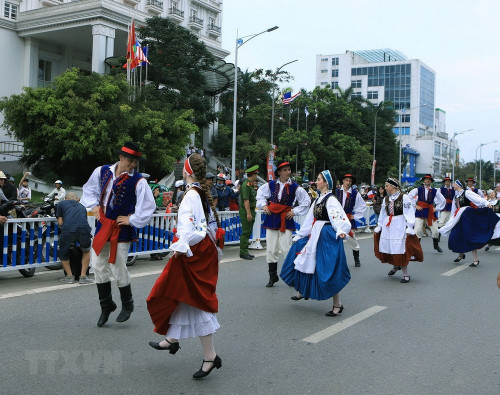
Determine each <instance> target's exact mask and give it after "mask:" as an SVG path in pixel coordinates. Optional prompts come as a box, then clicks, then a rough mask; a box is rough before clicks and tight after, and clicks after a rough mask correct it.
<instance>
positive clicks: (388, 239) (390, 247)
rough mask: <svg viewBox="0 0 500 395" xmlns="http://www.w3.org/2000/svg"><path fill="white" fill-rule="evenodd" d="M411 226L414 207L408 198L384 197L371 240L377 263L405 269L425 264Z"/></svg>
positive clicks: (413, 221) (394, 195)
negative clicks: (412, 264) (415, 263)
mask: <svg viewBox="0 0 500 395" xmlns="http://www.w3.org/2000/svg"><path fill="white" fill-rule="evenodd" d="M414 226H415V207H414V206H413V204H412V202H411V200H410V198H408V196H407V195H404V194H403V193H401V192H400V191H398V192H396V193H394V194H392V195H390V196H386V197H385V198H384V200H383V201H382V207H381V209H380V215H379V217H378V226H377V228H375V234H374V236H373V238H374V250H375V256H376V257H377V258H378V259H379V260H380V262H382V263H389V264H391V265H394V266H408V264H409V262H410V261H418V262H422V261H423V260H424V254H423V252H422V248H421V246H420V242H419V240H418V238H417V236H416V235H415V231H414V230H413V227H414Z"/></svg>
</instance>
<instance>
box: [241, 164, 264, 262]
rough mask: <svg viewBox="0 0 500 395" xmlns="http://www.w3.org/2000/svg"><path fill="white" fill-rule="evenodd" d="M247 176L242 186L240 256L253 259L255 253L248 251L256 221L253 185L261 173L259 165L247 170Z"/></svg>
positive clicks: (255, 200)
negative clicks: (251, 253)
mask: <svg viewBox="0 0 500 395" xmlns="http://www.w3.org/2000/svg"><path fill="white" fill-rule="evenodd" d="M246 174H247V178H245V179H244V180H243V181H242V182H241V187H240V220H241V227H242V232H241V236H240V258H242V259H248V260H251V259H252V258H253V255H250V254H249V253H248V240H249V239H250V235H251V234H252V227H253V223H254V222H255V205H256V202H257V199H256V192H255V189H254V187H253V184H254V182H255V181H257V175H258V174H259V166H258V165H255V166H252V167H250V168H248V169H247V170H246Z"/></svg>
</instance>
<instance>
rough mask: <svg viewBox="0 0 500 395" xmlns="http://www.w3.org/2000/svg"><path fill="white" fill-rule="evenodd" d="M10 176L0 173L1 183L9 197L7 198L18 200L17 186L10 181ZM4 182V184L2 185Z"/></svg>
mask: <svg viewBox="0 0 500 395" xmlns="http://www.w3.org/2000/svg"><path fill="white" fill-rule="evenodd" d="M9 177H10V176H8V175H7V174H3V173H2V174H0V179H1V180H2V181H0V185H1V186H2V191H3V193H4V195H5V197H6V198H7V200H16V199H17V188H16V187H15V186H14V184H12V183H11V182H10V181H9ZM2 183H3V185H2Z"/></svg>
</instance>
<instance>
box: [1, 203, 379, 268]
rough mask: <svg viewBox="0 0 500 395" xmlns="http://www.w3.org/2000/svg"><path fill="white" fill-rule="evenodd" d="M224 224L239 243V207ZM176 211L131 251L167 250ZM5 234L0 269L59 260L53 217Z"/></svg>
mask: <svg viewBox="0 0 500 395" xmlns="http://www.w3.org/2000/svg"><path fill="white" fill-rule="evenodd" d="M89 214H90V215H89V217H88V220H89V224H90V226H91V228H92V233H94V230H95V218H94V217H93V216H92V215H91V213H89ZM218 215H219V219H220V222H221V227H222V228H223V229H224V230H225V231H226V236H225V244H226V245H234V244H239V241H240V236H241V232H242V229H241V221H240V216H239V212H238V211H220V212H218ZM175 217H176V214H166V213H156V214H154V215H153V218H151V221H150V223H149V224H148V225H146V226H145V227H144V228H141V229H138V231H137V236H138V239H137V241H136V242H134V243H132V244H131V245H130V251H129V255H131V256H134V255H149V254H155V253H162V252H168V251H170V250H169V247H170V245H171V243H172V240H173V238H174V232H173V230H174V229H175ZM264 218H265V214H263V212H262V211H261V210H257V211H256V218H255V223H254V226H253V229H252V234H251V236H250V245H249V248H250V249H262V248H263V247H262V245H261V244H260V242H261V241H263V240H265V239H266V229H264V228H263V227H262V224H263V222H264ZM304 218H305V216H299V217H295V224H296V227H297V229H300V227H301V225H302V223H303V222H304ZM357 224H358V229H363V228H366V229H368V227H367V224H368V226H376V222H375V214H374V213H373V208H372V207H368V210H366V212H365V217H364V218H362V219H361V220H360V221H357ZM3 229H4V237H3V240H2V241H1V245H2V260H1V261H0V262H1V263H0V272H2V271H9V270H19V269H29V268H36V267H42V266H51V265H56V264H59V263H60V260H59V258H58V243H59V233H60V229H59V225H58V224H57V220H56V218H54V217H48V218H26V219H9V220H8V221H7V223H6V224H4V225H3Z"/></svg>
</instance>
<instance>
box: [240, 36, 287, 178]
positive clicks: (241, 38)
mask: <svg viewBox="0 0 500 395" xmlns="http://www.w3.org/2000/svg"><path fill="white" fill-rule="evenodd" d="M276 29H278V26H274V27H271V28H269V29H267V30H264V31H263V32H260V33H256V34H250V35H248V36H243V37H238V31H236V46H235V50H234V95H233V101H234V105H233V147H232V156H231V180H233V182H236V118H237V114H236V111H237V108H238V105H237V100H238V48H239V47H241V46H242V45H243V44H245V43H247V42H249V41H250V40H251V39H252V38H255V37H257V36H260V35H261V34H264V33H268V32H272V31H273V30H276ZM247 37H250V38H249V39H248V40H246V41H243V39H244V38H247Z"/></svg>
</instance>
